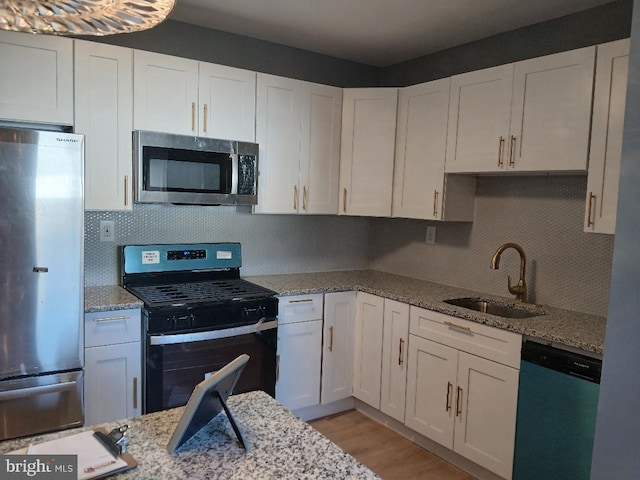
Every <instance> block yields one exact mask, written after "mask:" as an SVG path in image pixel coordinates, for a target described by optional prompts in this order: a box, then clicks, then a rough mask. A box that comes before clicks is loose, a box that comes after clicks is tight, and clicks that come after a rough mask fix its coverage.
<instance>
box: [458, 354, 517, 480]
mask: <svg viewBox="0 0 640 480" xmlns="http://www.w3.org/2000/svg"><path fill="white" fill-rule="evenodd" d="M518 378H519V371H518V370H516V369H515V368H511V367H507V366H505V365H500V364H499V363H496V362H492V361H489V360H485V359H484V358H480V357H476V356H474V355H469V354H468V353H465V352H460V353H459V355H458V387H457V393H456V404H457V405H459V411H460V416H456V420H455V424H456V425H455V435H454V446H453V449H454V451H455V452H457V453H459V454H460V455H462V456H464V457H466V458H468V459H469V460H471V461H473V462H475V463H477V464H478V465H481V466H483V467H485V468H486V469H488V470H491V471H492V472H494V473H497V474H498V475H500V476H501V477H503V478H507V479H510V478H511V473H512V469H513V452H514V445H515V434H516V409H517V404H518Z"/></svg>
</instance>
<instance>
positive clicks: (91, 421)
mask: <svg viewBox="0 0 640 480" xmlns="http://www.w3.org/2000/svg"><path fill="white" fill-rule="evenodd" d="M84 334H85V349H84V354H85V365H84V375H85V381H84V406H85V415H84V423H85V425H95V424H98V423H104V422H109V421H113V420H118V419H122V418H128V417H134V416H136V415H140V414H141V413H142V409H141V407H142V402H141V400H142V397H141V387H142V385H141V384H142V349H141V343H140V338H141V325H140V310H138V309H132V310H119V311H111V312H98V313H87V314H85V328H84Z"/></svg>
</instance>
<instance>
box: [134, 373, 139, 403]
mask: <svg viewBox="0 0 640 480" xmlns="http://www.w3.org/2000/svg"><path fill="white" fill-rule="evenodd" d="M133 408H134V409H137V408H138V377H133Z"/></svg>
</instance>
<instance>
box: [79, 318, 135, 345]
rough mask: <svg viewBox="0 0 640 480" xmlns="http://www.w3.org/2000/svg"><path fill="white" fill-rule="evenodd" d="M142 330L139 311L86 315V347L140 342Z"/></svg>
mask: <svg viewBox="0 0 640 480" xmlns="http://www.w3.org/2000/svg"><path fill="white" fill-rule="evenodd" d="M141 330H142V326H141V325H140V310H139V309H131V310H114V311H110V312H92V313H85V315H84V346H85V347H97V346H100V345H112V344H116V343H126V342H139V341H140V338H141Z"/></svg>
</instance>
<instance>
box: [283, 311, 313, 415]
mask: <svg viewBox="0 0 640 480" xmlns="http://www.w3.org/2000/svg"><path fill="white" fill-rule="evenodd" d="M321 356H322V320H312V321H305V322H298V323H290V324H285V325H278V379H277V382H276V399H277V400H278V401H279V402H280V403H282V404H283V405H284V406H285V407H287V408H289V409H290V410H294V409H297V408H303V407H309V406H312V405H318V404H319V403H320V359H321Z"/></svg>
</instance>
